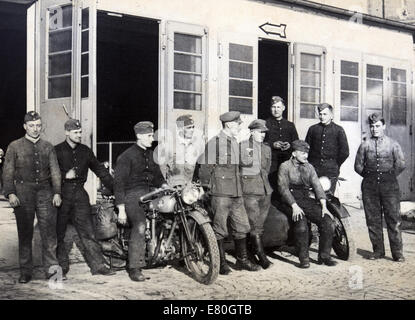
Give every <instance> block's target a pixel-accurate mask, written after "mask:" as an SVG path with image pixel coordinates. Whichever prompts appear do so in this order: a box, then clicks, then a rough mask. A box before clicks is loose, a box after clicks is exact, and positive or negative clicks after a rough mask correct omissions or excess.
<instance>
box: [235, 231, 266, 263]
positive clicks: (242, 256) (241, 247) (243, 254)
mask: <svg viewBox="0 0 415 320" xmlns="http://www.w3.org/2000/svg"><path fill="white" fill-rule="evenodd" d="M235 251H236V266H235V267H236V268H237V269H239V270H248V271H258V270H260V269H261V267H260V266H259V265H257V264H254V263H252V262H251V261H249V259H248V252H247V249H246V238H243V239H235Z"/></svg>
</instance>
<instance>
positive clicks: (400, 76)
mask: <svg viewBox="0 0 415 320" xmlns="http://www.w3.org/2000/svg"><path fill="white" fill-rule="evenodd" d="M391 78H392V81H398V82H406V70H401V69H395V68H392V70H391Z"/></svg>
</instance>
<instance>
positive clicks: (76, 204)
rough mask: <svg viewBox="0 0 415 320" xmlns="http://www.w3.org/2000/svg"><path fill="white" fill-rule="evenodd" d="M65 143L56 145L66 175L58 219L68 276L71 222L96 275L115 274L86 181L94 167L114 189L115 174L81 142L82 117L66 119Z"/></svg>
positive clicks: (59, 250) (61, 256) (62, 258)
mask: <svg viewBox="0 0 415 320" xmlns="http://www.w3.org/2000/svg"><path fill="white" fill-rule="evenodd" d="M64 128H65V135H66V139H65V141H64V142H62V143H60V144H58V145H57V146H55V150H56V155H57V158H58V163H59V167H60V170H61V175H62V198H63V201H62V206H61V208H60V209H59V210H58V219H57V227H56V231H57V236H58V246H57V256H58V260H59V264H60V266H61V267H62V272H63V274H64V276H65V277H66V273H68V271H69V255H68V254H69V252H68V251H67V249H66V248H65V242H64V239H65V233H66V227H67V225H68V222H69V221H71V222H72V224H73V226H74V227H75V229H76V231H77V233H78V235H79V238H80V240H81V243H82V244H83V247H84V252H85V253H84V254H85V261H86V262H87V263H88V265H89V267H90V268H91V273H92V274H102V275H112V274H115V272H114V271H112V270H110V269H109V268H107V267H106V266H105V260H104V257H103V255H102V250H101V246H100V244H99V243H98V242H97V240H96V239H95V235H94V229H93V226H92V219H91V206H90V203H89V196H88V193H87V192H86V191H85V189H84V183H85V182H86V180H87V177H88V169H91V170H92V171H93V172H94V173H95V174H96V175H97V176H98V177H99V178H100V179H101V181H102V182H103V183H104V185H105V186H106V187H107V188H108V189H110V190H112V177H111V175H110V174H109V172H108V170H107V169H106V168H105V167H104V165H103V164H101V163H99V162H98V160H97V158H96V157H95V155H94V153H93V152H92V150H91V149H90V148H89V147H87V146H86V145H84V144H82V143H81V139H82V128H81V123H80V121H79V120H75V119H69V120H68V121H66V122H65V125H64Z"/></svg>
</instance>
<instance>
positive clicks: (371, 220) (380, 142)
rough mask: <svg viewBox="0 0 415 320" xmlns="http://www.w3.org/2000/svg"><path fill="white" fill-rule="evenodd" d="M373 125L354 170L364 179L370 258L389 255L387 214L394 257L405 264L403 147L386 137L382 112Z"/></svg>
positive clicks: (375, 115)
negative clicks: (385, 235)
mask: <svg viewBox="0 0 415 320" xmlns="http://www.w3.org/2000/svg"><path fill="white" fill-rule="evenodd" d="M369 125H370V133H371V135H372V137H371V138H370V139H368V140H366V141H363V142H362V144H361V145H360V147H359V149H358V151H357V154H356V159H355V164H354V168H355V171H356V172H357V173H358V174H360V175H361V176H362V177H363V181H362V197H363V205H364V209H365V215H366V224H367V227H368V229H369V237H370V241H371V242H372V246H373V255H371V256H370V259H372V260H375V259H381V258H383V257H384V256H385V246H384V242H383V226H382V215H383V216H384V217H385V221H386V226H387V229H388V235H389V243H390V248H391V251H392V258H393V260H395V261H398V262H403V261H405V258H404V256H403V244H402V235H401V230H400V224H401V217H400V192H399V185H398V181H397V179H396V177H397V176H398V175H399V174H400V173H401V172H402V171H403V170H404V169H405V159H404V154H403V152H402V149H401V147H400V145H399V144H398V143H397V142H396V141H394V140H393V139H391V138H389V137H388V136H386V135H385V133H384V131H385V129H386V125H385V120H384V119H383V118H382V116H381V115H380V114H379V113H373V114H371V115H370V116H369Z"/></svg>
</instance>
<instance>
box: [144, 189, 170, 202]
mask: <svg viewBox="0 0 415 320" xmlns="http://www.w3.org/2000/svg"><path fill="white" fill-rule="evenodd" d="M163 190H164V188H157V189H156V190H154V191H151V192H149V193H146V194H145V195H144V196H141V197H140V202H144V201H147V200H149V199H151V198H152V197H153V196H155V195H156V194H158V193H160V192H161V191H163Z"/></svg>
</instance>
